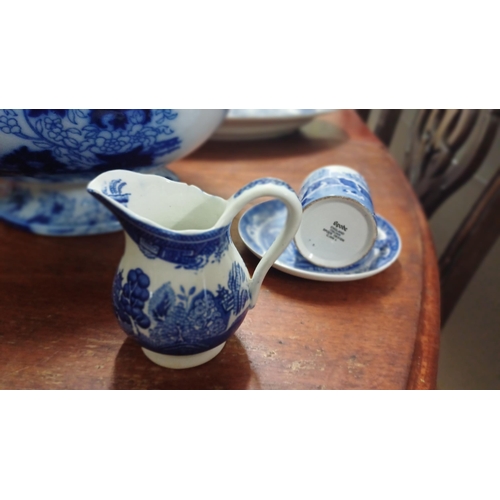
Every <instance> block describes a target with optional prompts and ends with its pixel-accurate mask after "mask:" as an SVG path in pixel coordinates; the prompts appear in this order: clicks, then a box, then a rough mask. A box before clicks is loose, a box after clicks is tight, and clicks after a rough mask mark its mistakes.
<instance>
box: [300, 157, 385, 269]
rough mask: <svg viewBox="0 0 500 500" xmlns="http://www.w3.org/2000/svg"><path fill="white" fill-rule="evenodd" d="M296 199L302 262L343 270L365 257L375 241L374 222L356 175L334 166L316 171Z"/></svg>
mask: <svg viewBox="0 0 500 500" xmlns="http://www.w3.org/2000/svg"><path fill="white" fill-rule="evenodd" d="M299 198H300V201H301V203H302V207H303V211H304V214H303V217H302V224H301V226H300V228H299V230H298V231H297V234H296V235H295V244H296V246H297V249H298V251H299V252H300V253H301V254H302V256H303V257H304V258H305V259H307V260H308V261H310V262H312V263H313V264H315V265H317V266H322V267H327V268H343V267H346V266H350V265H351V264H354V263H355V262H358V261H359V260H361V259H362V258H363V257H365V256H366V255H367V254H368V252H369V251H370V249H371V248H372V247H373V245H374V243H375V241H376V238H377V221H376V218H375V212H374V209H373V202H372V198H371V195H370V190H369V188H368V184H367V182H366V180H365V179H364V178H363V177H362V176H361V174H360V173H359V172H357V171H356V170H353V169H352V168H348V167H344V166H337V165H332V166H327V167H323V168H320V169H318V170H315V171H314V172H312V173H311V174H310V175H309V176H308V177H307V178H306V179H305V181H304V182H303V184H302V187H301V189H300V193H299Z"/></svg>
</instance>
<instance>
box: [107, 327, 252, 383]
mask: <svg viewBox="0 0 500 500" xmlns="http://www.w3.org/2000/svg"><path fill="white" fill-rule="evenodd" d="M250 381H251V385H252V388H259V386H260V384H259V382H258V379H256V375H255V374H253V373H252V370H251V367H250V362H249V359H248V356H247V353H246V350H245V348H244V347H243V345H242V343H241V342H240V340H239V339H238V337H236V336H235V335H233V336H232V337H231V338H230V339H229V340H228V341H227V343H226V345H225V347H224V349H223V350H222V352H221V353H220V354H219V355H218V356H217V357H215V358H214V359H213V360H211V361H209V362H208V363H206V364H204V365H201V366H197V367H195V368H189V369H186V370H171V369H168V368H162V367H160V366H158V365H155V364H154V363H152V362H151V361H150V360H149V359H147V358H146V356H145V355H144V354H143V352H142V350H141V348H140V347H139V345H138V344H137V343H136V342H135V341H134V340H132V339H130V338H127V340H126V341H125V342H124V343H123V345H122V347H121V348H120V350H119V352H118V354H117V356H116V360H115V368H114V373H113V382H112V386H111V387H112V388H113V389H128V390H130V389H167V390H169V389H181V390H189V389H196V390H203V389H210V390H219V389H246V388H247V387H248V386H249V384H250Z"/></svg>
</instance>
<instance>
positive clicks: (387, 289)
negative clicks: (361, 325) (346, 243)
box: [264, 261, 402, 306]
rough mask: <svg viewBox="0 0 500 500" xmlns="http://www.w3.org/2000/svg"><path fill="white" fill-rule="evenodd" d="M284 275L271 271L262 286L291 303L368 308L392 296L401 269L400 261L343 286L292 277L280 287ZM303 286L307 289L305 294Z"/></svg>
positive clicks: (397, 283) (272, 269)
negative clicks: (286, 298) (296, 301)
mask: <svg viewBox="0 0 500 500" xmlns="http://www.w3.org/2000/svg"><path fill="white" fill-rule="evenodd" d="M283 274H285V273H283V272H282V271H279V270H278V269H274V268H271V269H270V270H269V273H268V275H267V276H266V279H265V282H264V283H265V286H266V287H267V288H269V289H270V290H272V291H273V292H274V293H276V294H280V295H284V296H286V297H289V298H290V299H295V298H296V297H297V296H300V297H301V301H303V302H309V303H314V304H317V305H325V306H326V305H332V303H335V304H337V305H338V304H339V302H342V301H346V302H347V301H348V302H349V303H364V304H370V303H373V302H377V301H378V300H379V298H380V297H383V296H385V295H388V294H390V293H394V289H395V288H397V286H398V285H399V283H400V282H401V279H402V267H401V264H400V263H399V261H396V262H395V263H394V264H393V265H392V266H391V267H389V268H388V269H386V270H385V271H382V272H381V273H380V274H377V275H375V276H372V277H371V278H366V279H362V280H357V281H345V282H340V281H337V282H325V281H313V280H307V279H304V278H299V277H296V276H293V277H292V278H293V280H292V281H288V282H287V286H283V283H282V281H281V278H282V275H283ZM304 286H307V293H306V294H305V293H304Z"/></svg>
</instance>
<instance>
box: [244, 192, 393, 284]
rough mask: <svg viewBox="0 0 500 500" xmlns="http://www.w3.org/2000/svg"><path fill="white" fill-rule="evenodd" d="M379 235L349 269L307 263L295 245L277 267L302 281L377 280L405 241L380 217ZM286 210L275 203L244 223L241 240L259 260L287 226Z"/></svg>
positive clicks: (264, 205) (247, 216)
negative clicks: (285, 225)
mask: <svg viewBox="0 0 500 500" xmlns="http://www.w3.org/2000/svg"><path fill="white" fill-rule="evenodd" d="M375 217H376V219H377V225H378V235H377V241H376V242H375V245H374V246H373V248H372V249H371V250H370V252H369V253H368V254H367V255H366V256H365V257H364V258H363V259H361V260H360V261H359V262H356V263H355V264H352V265H350V266H347V267H342V268H338V269H329V268H326V267H319V266H315V265H314V264H311V263H310V262H309V261H308V260H306V259H304V257H302V255H301V254H300V253H299V251H298V250H297V247H296V246H295V243H294V242H293V241H292V243H290V245H288V247H287V249H286V250H285V251H284V252H283V253H282V254H281V255H280V257H279V259H278V260H277V261H276V262H275V263H274V267H275V268H276V269H279V270H280V271H283V272H285V273H288V274H291V275H293V276H299V277H300V278H306V279H310V280H316V281H354V280H360V279H364V278H369V277H370V276H374V275H375V274H378V273H380V272H382V271H384V270H385V269H387V268H388V267H389V266H391V265H392V264H393V263H394V262H395V261H396V260H397V258H398V257H399V254H400V253H401V238H400V237H399V234H398V232H397V231H396V229H394V227H393V226H392V225H391V224H390V223H389V222H388V221H387V220H385V219H384V218H383V217H381V216H380V215H376V216H375ZM285 219H286V207H285V205H284V204H283V203H282V202H281V201H279V200H271V201H266V202H264V203H261V204H260V205H256V206H254V207H252V208H250V209H249V210H247V211H246V212H245V213H244V214H243V216H242V217H241V219H240V222H239V225H238V229H239V232H240V236H241V239H242V240H243V242H244V243H245V245H246V246H247V247H248V248H249V250H250V251H251V252H252V253H253V254H255V255H256V256H257V257H262V255H264V253H265V252H266V250H267V249H268V248H269V247H270V246H271V244H272V243H273V241H274V240H275V238H276V236H277V235H278V234H279V232H280V231H281V229H282V228H283V226H284V224H285Z"/></svg>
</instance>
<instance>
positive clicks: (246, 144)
mask: <svg viewBox="0 0 500 500" xmlns="http://www.w3.org/2000/svg"><path fill="white" fill-rule="evenodd" d="M347 140H348V136H347V134H346V133H345V132H344V131H343V130H342V129H341V128H339V127H337V126H335V125H334V124H332V123H329V122H328V121H324V120H321V119H316V120H313V121H312V122H311V123H309V124H308V125H306V126H304V127H302V128H301V129H300V130H298V131H296V132H293V133H291V134H289V135H286V136H283V137H277V138H274V139H261V140H248V141H215V140H211V141H208V142H207V143H206V144H204V145H203V146H202V147H201V148H200V149H198V150H197V151H195V152H194V153H193V154H192V155H190V158H192V159H194V160H196V159H199V160H213V161H219V160H220V159H225V160H227V159H230V158H233V159H234V160H238V159H245V160H258V159H261V158H280V157H289V156H305V155H310V154H312V153H315V152H318V151H321V150H324V149H330V148H332V147H335V146H338V145H340V144H342V143H343V142H345V141H347Z"/></svg>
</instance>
